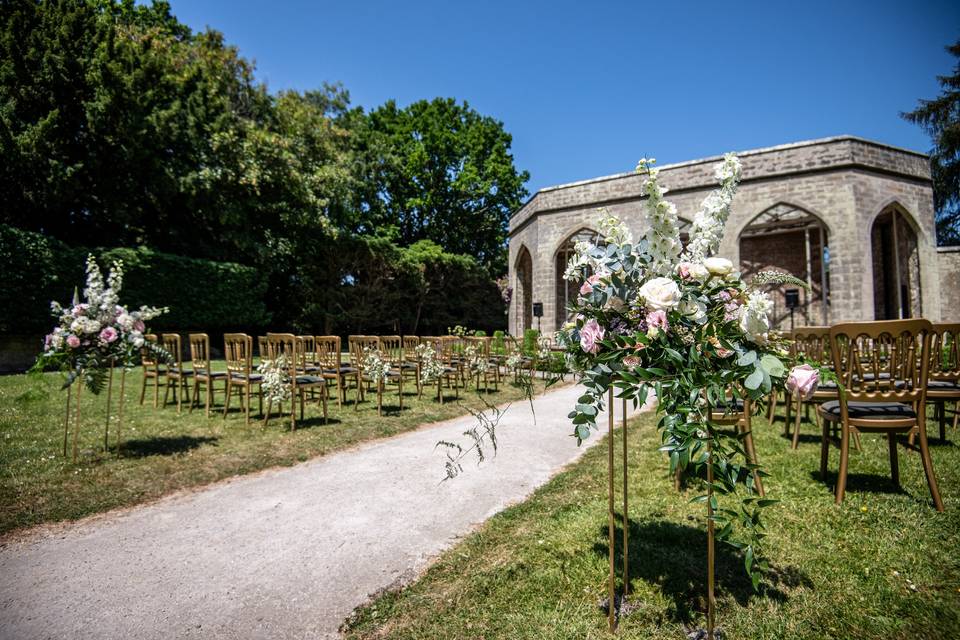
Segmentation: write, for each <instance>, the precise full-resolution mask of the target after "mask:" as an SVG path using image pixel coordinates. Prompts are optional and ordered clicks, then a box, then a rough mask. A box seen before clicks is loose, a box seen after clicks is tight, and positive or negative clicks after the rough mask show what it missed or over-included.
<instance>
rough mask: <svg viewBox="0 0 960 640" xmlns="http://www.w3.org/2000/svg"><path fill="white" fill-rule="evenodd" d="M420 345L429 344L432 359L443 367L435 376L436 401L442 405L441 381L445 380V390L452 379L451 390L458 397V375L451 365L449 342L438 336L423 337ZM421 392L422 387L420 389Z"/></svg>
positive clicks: (449, 385)
mask: <svg viewBox="0 0 960 640" xmlns="http://www.w3.org/2000/svg"><path fill="white" fill-rule="evenodd" d="M420 344H429V345H430V346H432V347H433V353H434V358H435V359H436V360H437V361H438V362H439V363H440V364H441V365H442V366H443V370H442V371H441V373H440V375H439V376H437V401H438V402H439V403H440V404H441V405H442V404H443V381H444V379H446V382H447V388H448V389H449V388H450V387H451V384H450V380H451V379H453V385H452V386H453V389H454V391H455V392H456V394H457V397H458V398H459V397H460V390H459V387H458V386H457V381H458V379H459V376H460V373H459V371H458V370H457V368H456V367H455V366H453V365H452V364H451V359H452V352H451V351H450V349H449V347H450V342H449V341H447V340H444V339H443V338H442V337H440V336H423V337H421V338H420ZM420 391H421V394H422V392H423V385H421V388H420Z"/></svg>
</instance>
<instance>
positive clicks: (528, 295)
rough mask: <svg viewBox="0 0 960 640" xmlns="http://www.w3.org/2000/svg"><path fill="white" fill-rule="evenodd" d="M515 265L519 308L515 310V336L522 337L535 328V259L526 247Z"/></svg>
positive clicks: (516, 297) (521, 251) (522, 248)
mask: <svg viewBox="0 0 960 640" xmlns="http://www.w3.org/2000/svg"><path fill="white" fill-rule="evenodd" d="M515 264H516V267H515V269H514V272H515V273H516V278H517V284H516V295H515V296H514V299H515V300H516V303H515V304H516V305H517V306H516V307H515V308H514V318H516V328H515V331H514V335H517V336H522V335H523V332H524V331H525V330H526V329H529V328H531V327H532V326H533V258H531V257H530V251H528V250H527V248H526V247H520V253H519V255H518V256H517V261H516V263H515Z"/></svg>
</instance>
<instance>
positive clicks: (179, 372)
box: [167, 367, 193, 376]
mask: <svg viewBox="0 0 960 640" xmlns="http://www.w3.org/2000/svg"><path fill="white" fill-rule="evenodd" d="M167 375H174V376H192V375H193V370H191V369H180V368H178V367H170V368H169V369H167Z"/></svg>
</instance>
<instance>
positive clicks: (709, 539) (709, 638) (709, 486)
mask: <svg viewBox="0 0 960 640" xmlns="http://www.w3.org/2000/svg"><path fill="white" fill-rule="evenodd" d="M713 542H714V541H713V440H712V439H711V440H708V441H707V640H714V636H713V622H714V619H713V616H714V605H715V602H714V598H713V580H714V576H713V564H714V557H713V546H714V545H713Z"/></svg>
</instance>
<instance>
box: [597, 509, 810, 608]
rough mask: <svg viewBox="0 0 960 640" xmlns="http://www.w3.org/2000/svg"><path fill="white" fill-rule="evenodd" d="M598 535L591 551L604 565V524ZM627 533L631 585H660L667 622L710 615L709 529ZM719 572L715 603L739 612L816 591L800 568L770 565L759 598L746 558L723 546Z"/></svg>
mask: <svg viewBox="0 0 960 640" xmlns="http://www.w3.org/2000/svg"><path fill="white" fill-rule="evenodd" d="M616 517H617V520H616V522H617V524H616V531H615V538H614V539H615V540H616V541H617V544H616V549H615V562H616V567H617V573H618V574H619V573H620V571H621V570H622V567H623V550H622V541H623V519H622V518H621V517H620V515H619V514H617V516H616ZM599 533H600V536H601V538H602V539H601V540H600V541H599V542H597V543H596V544H594V545H593V551H594V553H596V554H597V555H599V556H601V557H602V558H604V559H606V558H607V557H608V555H607V554H608V552H609V547H608V546H607V525H606V524H604V525H602V526H601V527H600V530H599ZM629 533H630V562H629V571H630V583H631V585H635V584H636V582H637V581H638V580H643V581H645V582H647V583H650V584H654V585H656V586H657V588H658V589H659V591H660V592H661V593H662V594H663V595H664V596H665V597H666V598H668V599H669V600H670V601H671V603H672V606H671V607H670V608H669V609H668V611H667V616H668V617H669V618H670V620H671V621H673V622H677V623H681V624H689V623H690V622H692V621H693V619H694V617H695V616H696V615H698V614H702V613H704V612H706V610H707V531H706V528H705V527H704V528H700V527H693V526H688V525H680V524H676V523H673V522H666V521H660V520H656V521H645V522H637V521H636V520H630V532H629ZM715 567H716V573H715V576H716V593H717V597H718V598H719V597H723V596H731V597H733V598H734V599H735V600H736V601H737V603H738V604H739V605H740V606H746V605H747V603H748V601H749V600H750V598H751V597H761V598H767V599H768V600H772V601H775V602H785V601H786V600H787V594H786V593H785V591H784V590H783V589H784V588H786V589H792V588H796V587H798V586H804V587H807V588H812V587H813V582H811V580H810V579H809V578H808V577H807V576H806V575H805V574H804V573H803V572H802V571H800V569H799V568H797V567H796V566H793V565H790V566H785V567H778V566H775V565H772V564H771V567H770V571H769V572H768V573H767V574H766V575H765V576H764V579H763V581H762V582H761V583H760V587H759V589H760V590H759V593H758V592H755V591H754V590H753V585H752V584H751V583H750V578H749V576H748V575H747V573H746V572H745V571H744V568H743V554H741V553H740V552H739V551H737V550H736V549H734V548H733V547H730V546H729V545H727V544H724V543H722V542H718V543H717V545H716V565H715ZM620 578H622V576H620ZM618 599H619V597H618Z"/></svg>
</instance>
